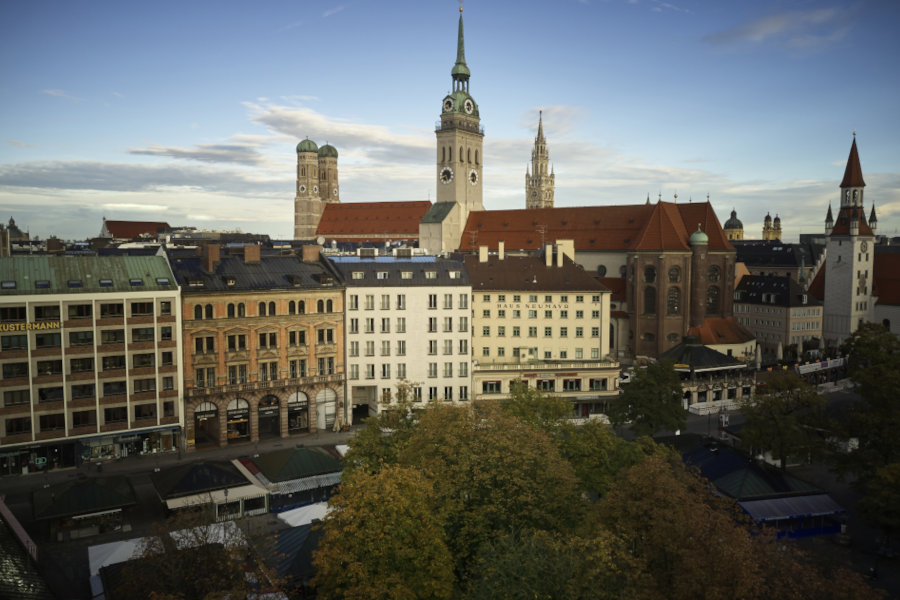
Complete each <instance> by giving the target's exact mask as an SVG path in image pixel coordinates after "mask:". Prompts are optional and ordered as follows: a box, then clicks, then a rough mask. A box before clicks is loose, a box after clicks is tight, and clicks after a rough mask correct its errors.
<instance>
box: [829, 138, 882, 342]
mask: <svg viewBox="0 0 900 600" xmlns="http://www.w3.org/2000/svg"><path fill="white" fill-rule="evenodd" d="M865 187H866V184H865V182H864V181H863V176H862V167H861V166H860V163H859V153H858V151H857V149H856V134H855V133H854V135H853V145H852V146H851V147H850V156H849V157H848V158H847V168H846V169H845V170H844V179H843V180H842V181H841V208H840V210H839V211H838V214H837V218H834V219H832V218H830V217H831V207H830V206H829V207H828V213H829V214H828V216H827V217H826V233H827V234H828V243H827V246H826V248H827V249H826V254H825V258H826V262H825V268H826V271H825V306H824V312H823V316H822V337H823V338H824V342H825V346H826V347H828V348H830V347H837V346H839V345H840V344H841V342H843V341H844V340H845V339H846V338H847V337H849V336H850V335H851V334H852V333H853V332H854V331H856V329H857V327H859V325H860V324H861V323H864V322H866V321H869V320H871V317H872V311H873V309H874V307H873V304H874V303H873V301H872V274H873V264H874V260H875V248H874V247H873V246H874V244H875V232H874V231H873V230H872V227H871V226H870V224H869V221H868V220H867V219H866V212H865V208H864V205H863V191H864V188H865ZM872 215H873V216H874V207H873V209H872ZM870 218H871V217H870ZM829 229H830V231H829Z"/></svg>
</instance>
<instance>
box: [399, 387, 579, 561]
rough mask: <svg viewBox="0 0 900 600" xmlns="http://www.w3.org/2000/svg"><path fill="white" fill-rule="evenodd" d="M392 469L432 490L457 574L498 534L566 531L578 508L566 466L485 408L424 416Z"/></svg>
mask: <svg viewBox="0 0 900 600" xmlns="http://www.w3.org/2000/svg"><path fill="white" fill-rule="evenodd" d="M399 463H400V464H401V465H406V466H411V467H412V466H415V467H417V468H419V469H421V470H422V471H423V472H424V473H425V474H426V475H427V476H428V477H429V478H430V479H431V480H432V481H433V482H434V483H435V490H436V494H437V503H438V506H439V511H440V513H441V515H442V517H443V519H444V527H445V530H446V539H447V544H448V546H449V547H450V549H451V551H452V553H453V555H454V556H455V557H457V560H458V570H459V572H460V573H462V574H466V573H467V564H468V562H469V560H470V559H471V558H472V556H473V555H474V553H475V552H476V551H477V550H478V548H479V547H480V546H481V545H482V544H484V543H486V542H488V541H490V540H492V539H494V538H495V537H496V536H497V535H501V534H504V533H506V532H509V531H514V530H517V529H523V528H527V529H544V530H548V531H561V530H565V529H566V528H567V527H569V526H571V525H573V524H574V523H575V522H576V521H577V519H578V517H579V516H580V514H581V511H582V509H583V500H582V499H581V497H580V495H579V493H578V486H577V480H576V478H575V474H574V472H573V469H572V466H571V465H570V464H569V463H568V462H566V461H565V460H564V459H563V458H562V457H561V456H560V454H559V451H558V450H557V448H556V447H555V446H554V444H553V442H552V440H551V439H550V437H549V436H547V435H546V434H545V433H543V432H541V431H538V430H535V429H533V428H532V427H529V426H527V425H524V424H523V423H521V422H520V421H518V420H517V419H515V418H512V417H509V416H507V415H505V414H503V412H502V411H501V410H500V408H499V407H498V406H497V405H496V404H494V403H492V402H485V403H476V404H475V405H474V406H472V407H453V406H435V407H432V408H431V409H429V410H426V411H424V412H423V413H422V414H421V415H420V416H419V422H418V425H417V427H416V430H415V432H414V434H413V435H412V436H411V437H410V440H409V443H408V444H406V445H405V446H404V448H403V449H402V451H401V452H400V455H399Z"/></svg>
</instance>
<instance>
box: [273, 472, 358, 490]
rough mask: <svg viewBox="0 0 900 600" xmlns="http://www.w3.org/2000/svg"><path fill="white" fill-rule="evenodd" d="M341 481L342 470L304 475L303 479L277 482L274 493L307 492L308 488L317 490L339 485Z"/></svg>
mask: <svg viewBox="0 0 900 600" xmlns="http://www.w3.org/2000/svg"><path fill="white" fill-rule="evenodd" d="M340 482H341V473H340V472H337V473H326V474H325V475H313V476H312V477H304V478H303V479H294V480H292V481H279V482H278V483H276V484H275V490H273V493H276V494H293V493H294V492H305V491H307V490H316V489H319V488H323V487H329V486H332V485H337V484H339V483H340Z"/></svg>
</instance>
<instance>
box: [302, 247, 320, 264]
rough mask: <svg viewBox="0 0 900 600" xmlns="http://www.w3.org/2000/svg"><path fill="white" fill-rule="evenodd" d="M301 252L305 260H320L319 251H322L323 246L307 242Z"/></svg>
mask: <svg viewBox="0 0 900 600" xmlns="http://www.w3.org/2000/svg"><path fill="white" fill-rule="evenodd" d="M301 252H302V254H301V256H302V259H303V262H316V261H317V260H319V253H320V252H322V246H314V245H312V244H306V245H304V246H303V247H302V248H301Z"/></svg>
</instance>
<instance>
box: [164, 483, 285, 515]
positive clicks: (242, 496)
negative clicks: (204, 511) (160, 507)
mask: <svg viewBox="0 0 900 600" xmlns="http://www.w3.org/2000/svg"><path fill="white" fill-rule="evenodd" d="M227 489H228V498H227V500H226V498H225V490H213V491H211V492H203V493H201V494H194V495H191V496H182V497H180V498H170V499H168V500H166V507H168V509H169V510H176V509H179V508H185V507H187V506H198V505H201V504H225V502H237V501H238V500H248V499H250V498H259V497H260V496H265V495H266V494H268V491H267V490H266V489H265V488H263V487H260V486H256V485H242V486H240V487H233V488H227Z"/></svg>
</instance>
